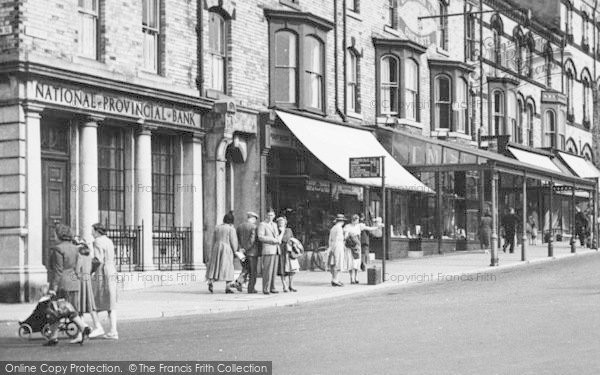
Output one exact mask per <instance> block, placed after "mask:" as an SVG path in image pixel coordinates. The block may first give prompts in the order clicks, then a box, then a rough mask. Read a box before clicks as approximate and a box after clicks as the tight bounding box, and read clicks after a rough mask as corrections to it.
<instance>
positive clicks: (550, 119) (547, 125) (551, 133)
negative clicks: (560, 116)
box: [544, 110, 556, 148]
mask: <svg viewBox="0 0 600 375" xmlns="http://www.w3.org/2000/svg"><path fill="white" fill-rule="evenodd" d="M544 129H545V140H544V146H545V147H552V148H556V114H555V113H554V111H551V110H547V111H546V113H544Z"/></svg>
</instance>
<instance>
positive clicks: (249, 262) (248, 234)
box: [235, 212, 258, 294]
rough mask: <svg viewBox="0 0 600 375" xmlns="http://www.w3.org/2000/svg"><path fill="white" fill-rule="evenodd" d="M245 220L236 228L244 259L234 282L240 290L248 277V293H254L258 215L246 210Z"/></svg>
mask: <svg viewBox="0 0 600 375" xmlns="http://www.w3.org/2000/svg"><path fill="white" fill-rule="evenodd" d="M246 215H247V217H248V219H247V220H246V222H244V223H242V224H240V226H239V227H238V228H237V236H238V243H239V245H240V252H242V253H243V254H244V255H245V256H246V259H245V260H244V261H242V272H241V273H240V276H239V277H238V278H237V281H236V282H235V284H236V287H237V289H238V291H240V292H241V291H242V285H243V284H245V283H246V280H248V278H250V281H249V282H248V293H250V294H252V293H256V289H255V288H254V287H255V285H256V270H257V266H258V244H257V242H256V221H257V220H258V215H257V214H256V213H254V212H248V213H247V214H246Z"/></svg>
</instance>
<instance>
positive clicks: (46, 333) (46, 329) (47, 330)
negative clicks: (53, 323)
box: [42, 323, 52, 340]
mask: <svg viewBox="0 0 600 375" xmlns="http://www.w3.org/2000/svg"><path fill="white" fill-rule="evenodd" d="M42 336H44V337H45V338H46V340H50V338H51V337H52V328H51V327H50V324H48V323H46V324H44V326H43V327H42Z"/></svg>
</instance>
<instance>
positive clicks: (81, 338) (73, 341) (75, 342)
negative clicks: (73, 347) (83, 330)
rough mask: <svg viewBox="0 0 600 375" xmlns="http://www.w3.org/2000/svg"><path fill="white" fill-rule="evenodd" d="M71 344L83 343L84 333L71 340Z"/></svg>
mask: <svg viewBox="0 0 600 375" xmlns="http://www.w3.org/2000/svg"><path fill="white" fill-rule="evenodd" d="M69 344H81V345H83V335H81V334H80V335H77V337H75V338H74V339H73V340H71V341H69Z"/></svg>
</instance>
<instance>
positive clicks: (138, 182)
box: [133, 126, 156, 271]
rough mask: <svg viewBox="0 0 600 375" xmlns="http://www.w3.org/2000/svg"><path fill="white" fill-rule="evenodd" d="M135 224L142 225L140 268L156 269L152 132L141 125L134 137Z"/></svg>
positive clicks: (145, 269)
mask: <svg viewBox="0 0 600 375" xmlns="http://www.w3.org/2000/svg"><path fill="white" fill-rule="evenodd" d="M134 173H135V186H134V189H133V190H134V192H135V198H134V199H135V204H134V205H135V225H143V226H144V230H143V232H142V233H143V234H142V236H143V238H142V239H141V243H142V247H143V250H142V251H143V256H142V257H141V259H140V260H141V262H140V263H141V264H139V266H140V269H141V270H143V271H151V270H154V269H156V266H155V265H154V260H153V254H154V249H153V247H152V132H151V130H150V128H148V127H145V126H142V127H140V129H138V132H137V134H136V138H135V172H134Z"/></svg>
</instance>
